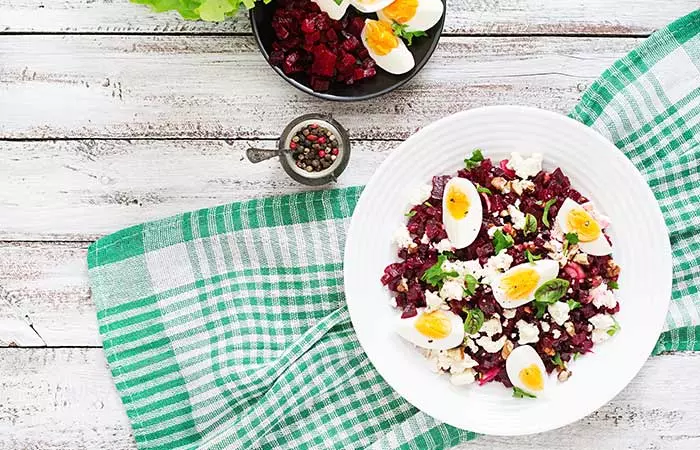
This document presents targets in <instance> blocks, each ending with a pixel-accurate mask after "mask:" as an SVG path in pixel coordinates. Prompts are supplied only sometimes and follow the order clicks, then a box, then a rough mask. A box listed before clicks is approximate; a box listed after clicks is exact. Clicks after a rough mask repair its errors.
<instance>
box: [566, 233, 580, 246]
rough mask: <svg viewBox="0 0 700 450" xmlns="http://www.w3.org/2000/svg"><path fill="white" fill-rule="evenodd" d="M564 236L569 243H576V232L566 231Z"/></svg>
mask: <svg viewBox="0 0 700 450" xmlns="http://www.w3.org/2000/svg"><path fill="white" fill-rule="evenodd" d="M564 237H565V238H566V241H567V242H568V243H569V244H572V245H573V244H578V233H566V234H565V235H564Z"/></svg>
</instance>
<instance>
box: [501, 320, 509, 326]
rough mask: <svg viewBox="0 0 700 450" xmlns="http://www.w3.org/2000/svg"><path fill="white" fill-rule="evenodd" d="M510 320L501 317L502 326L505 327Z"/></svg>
mask: <svg viewBox="0 0 700 450" xmlns="http://www.w3.org/2000/svg"><path fill="white" fill-rule="evenodd" d="M509 323H510V321H509V320H508V319H503V326H504V327H507V326H508V324H509Z"/></svg>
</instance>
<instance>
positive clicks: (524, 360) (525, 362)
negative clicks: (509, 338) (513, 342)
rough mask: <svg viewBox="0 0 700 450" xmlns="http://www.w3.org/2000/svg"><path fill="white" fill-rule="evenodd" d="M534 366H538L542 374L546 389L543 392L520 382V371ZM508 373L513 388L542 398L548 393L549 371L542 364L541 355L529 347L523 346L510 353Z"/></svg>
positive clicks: (507, 366)
mask: <svg viewBox="0 0 700 450" xmlns="http://www.w3.org/2000/svg"><path fill="white" fill-rule="evenodd" d="M532 364H534V365H536V366H537V367H538V368H539V369H540V371H541V372H542V379H543V380H544V389H542V390H541V391H537V390H533V389H530V388H529V387H527V386H525V384H524V383H523V382H522V381H521V380H520V376H519V375H520V371H521V370H522V369H524V368H526V367H529V366H531V365H532ZM506 373H507V374H508V379H510V382H511V383H512V384H513V386H515V387H517V388H519V389H522V390H523V391H525V392H527V393H529V394H532V395H536V396H538V397H540V396H542V394H543V393H544V392H546V391H547V386H548V384H549V376H548V375H547V370H546V369H545V367H544V362H542V358H540V355H538V354H537V351H536V350H535V349H534V348H532V347H531V346H529V345H521V346H520V347H516V348H515V349H513V351H512V352H510V355H508V358H507V359H506Z"/></svg>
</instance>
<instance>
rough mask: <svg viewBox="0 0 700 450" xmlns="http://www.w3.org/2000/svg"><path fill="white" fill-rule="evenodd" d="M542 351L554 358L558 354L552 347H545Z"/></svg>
mask: <svg viewBox="0 0 700 450" xmlns="http://www.w3.org/2000/svg"><path fill="white" fill-rule="evenodd" d="M542 351H543V352H544V353H545V354H547V355H549V356H554V355H555V354H556V353H557V352H556V351H555V350H554V349H553V348H552V347H545V348H543V349H542Z"/></svg>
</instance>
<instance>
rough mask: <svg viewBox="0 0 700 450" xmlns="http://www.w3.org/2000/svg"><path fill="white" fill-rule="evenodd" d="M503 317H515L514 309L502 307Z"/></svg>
mask: <svg viewBox="0 0 700 450" xmlns="http://www.w3.org/2000/svg"><path fill="white" fill-rule="evenodd" d="M503 317H505V318H506V319H512V318H513V317H515V310H514V309H504V310H503Z"/></svg>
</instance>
